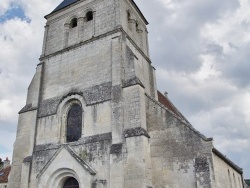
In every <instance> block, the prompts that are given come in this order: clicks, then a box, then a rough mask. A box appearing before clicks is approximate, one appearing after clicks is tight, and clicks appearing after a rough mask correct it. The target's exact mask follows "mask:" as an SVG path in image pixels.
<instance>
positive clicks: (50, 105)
mask: <svg viewBox="0 0 250 188" xmlns="http://www.w3.org/2000/svg"><path fill="white" fill-rule="evenodd" d="M45 18H46V19H47V23H46V26H45V34H44V44H43V50H42V55H41V57H40V63H39V64H38V65H37V69H36V73H35V75H34V77H33V79H32V81H31V84H30V86H29V89H28V95H27V103H26V106H25V107H24V108H23V109H22V110H21V111H20V113H19V122H18V132H17V137H16V142H15V145H14V153H13V164H12V171H11V179H10V184H9V187H10V188H19V187H20V188H28V187H30V188H35V187H39V188H54V187H57V188H66V187H70V186H71V187H75V188H77V187H80V188H94V187H95V188H146V187H147V188H151V187H155V188H158V187H159V188H160V187H171V188H172V187H178V188H179V187H180V188H183V187H185V188H193V187H197V188H210V187H211V188H212V187H213V188H214V187H218V188H225V186H224V185H225V184H223V182H224V181H225V180H226V179H227V181H228V182H227V183H228V184H227V185H228V186H229V185H230V186H233V187H235V188H242V182H241V183H240V182H239V181H237V183H235V184H232V181H231V180H229V178H228V175H227V174H226V175H225V176H224V175H221V171H220V170H218V172H217V168H216V166H217V164H219V163H223V164H224V163H225V164H227V165H228V166H225V167H223V168H230V170H231V171H232V172H233V173H234V176H235V177H236V178H240V180H242V170H241V169H239V168H238V167H237V168H233V167H235V166H234V164H233V163H226V159H225V158H223V157H221V156H219V157H218V158H219V159H218V160H217V158H216V156H217V155H218V152H217V154H216V152H214V151H215V150H214V148H213V143H212V139H209V138H206V137H205V136H203V135H201V134H200V133H199V132H198V131H196V130H195V129H194V128H193V127H192V126H191V125H190V123H189V122H188V121H187V120H186V118H185V117H184V116H183V115H182V114H181V113H180V112H179V111H178V110H177V108H175V107H174V105H173V104H172V103H171V101H170V100H169V99H168V98H167V97H166V96H164V95H162V94H161V93H160V92H158V91H157V88H156V80H155V69H154V67H153V66H152V64H151V61H150V58H149V50H148V37H147V34H148V33H147V28H146V25H147V24H148V22H147V20H146V19H145V18H144V16H143V15H142V13H141V11H140V10H139V8H138V7H137V6H136V4H135V2H134V1H133V0H101V1H100V0H64V1H63V2H62V3H61V4H60V5H59V6H58V7H57V8H56V9H55V10H54V11H53V12H52V13H51V14H49V15H47V16H46V17H45ZM220 159H222V162H218V161H220ZM223 161H224V162H223ZM232 164H233V165H232ZM232 166H233V167H232ZM222 173H224V172H222ZM237 180H238V179H237ZM224 183H225V182H224ZM233 187H232V188H233Z"/></svg>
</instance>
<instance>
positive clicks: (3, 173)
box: [0, 166, 11, 183]
mask: <svg viewBox="0 0 250 188" xmlns="http://www.w3.org/2000/svg"><path fill="white" fill-rule="evenodd" d="M10 170H11V167H10V166H8V167H6V168H4V169H2V170H0V183H8V176H9V174H10Z"/></svg>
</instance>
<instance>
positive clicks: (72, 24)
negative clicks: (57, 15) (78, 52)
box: [70, 18, 77, 28]
mask: <svg viewBox="0 0 250 188" xmlns="http://www.w3.org/2000/svg"><path fill="white" fill-rule="evenodd" d="M70 26H71V28H74V27H77V18H73V19H72V20H71V22H70Z"/></svg>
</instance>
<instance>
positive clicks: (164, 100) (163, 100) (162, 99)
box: [158, 91, 187, 121]
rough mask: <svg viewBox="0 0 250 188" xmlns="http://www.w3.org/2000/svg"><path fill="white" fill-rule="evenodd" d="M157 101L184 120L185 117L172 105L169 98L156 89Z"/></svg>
mask: <svg viewBox="0 0 250 188" xmlns="http://www.w3.org/2000/svg"><path fill="white" fill-rule="evenodd" d="M158 101H159V102H160V103H161V104H163V105H164V106H165V107H166V108H167V109H169V110H170V111H171V112H173V113H174V114H175V115H177V116H178V117H179V118H181V119H185V120H186V118H185V117H184V116H183V115H182V114H181V113H180V111H179V110H178V109H177V108H176V107H175V106H174V104H173V103H172V102H171V101H170V100H169V98H167V97H165V96H164V95H163V94H162V93H161V92H160V91H158ZM186 121H187V120H186Z"/></svg>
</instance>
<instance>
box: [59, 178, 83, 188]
mask: <svg viewBox="0 0 250 188" xmlns="http://www.w3.org/2000/svg"><path fill="white" fill-rule="evenodd" d="M63 188H79V183H78V181H77V180H76V179H75V178H73V177H71V178H68V179H67V180H66V181H65V183H64V184H63Z"/></svg>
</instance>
